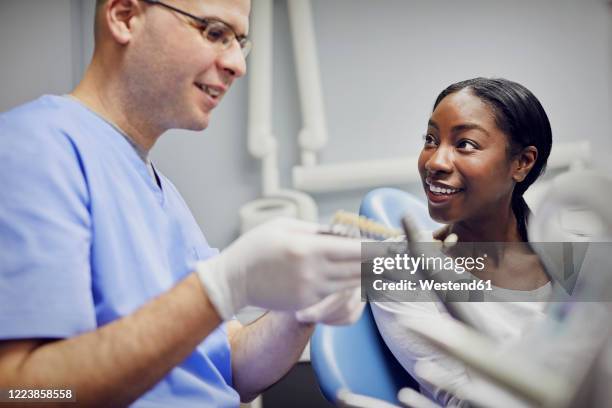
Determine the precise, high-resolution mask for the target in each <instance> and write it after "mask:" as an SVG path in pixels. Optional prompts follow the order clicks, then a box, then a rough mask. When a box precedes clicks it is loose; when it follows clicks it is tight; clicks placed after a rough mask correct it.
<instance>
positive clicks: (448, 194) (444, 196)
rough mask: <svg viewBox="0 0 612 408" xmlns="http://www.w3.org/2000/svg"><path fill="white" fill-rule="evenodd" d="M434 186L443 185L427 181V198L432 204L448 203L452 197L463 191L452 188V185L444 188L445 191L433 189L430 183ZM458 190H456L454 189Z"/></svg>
mask: <svg viewBox="0 0 612 408" xmlns="http://www.w3.org/2000/svg"><path fill="white" fill-rule="evenodd" d="M432 184H433V186H434V187H441V185H436V184H435V183H431V184H430V183H425V186H424V187H425V193H426V194H427V199H428V200H429V202H430V203H432V204H446V203H448V202H449V201H451V200H452V199H454V198H456V196H457V195H458V194H461V193H463V189H452V188H450V187H447V186H445V187H447V188H444V192H439V191H436V192H434V191H432V189H431V187H430V185H432ZM452 190H456V191H452Z"/></svg>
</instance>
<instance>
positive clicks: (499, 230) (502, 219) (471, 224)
mask: <svg viewBox="0 0 612 408" xmlns="http://www.w3.org/2000/svg"><path fill="white" fill-rule="evenodd" d="M506 208H507V209H505V210H504V211H500V212H496V213H495V214H491V213H484V214H482V215H481V216H479V217H478V218H474V219H467V220H462V221H459V222H457V223H455V224H453V225H452V226H451V228H450V232H454V233H455V234H457V236H458V237H459V241H462V242H521V241H523V240H522V238H521V234H520V232H519V228H518V222H517V219H516V216H515V215H514V211H512V208H511V207H510V206H508V207H506Z"/></svg>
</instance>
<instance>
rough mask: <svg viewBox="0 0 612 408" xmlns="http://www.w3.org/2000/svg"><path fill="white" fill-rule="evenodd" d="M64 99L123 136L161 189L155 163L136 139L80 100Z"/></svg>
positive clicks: (73, 98) (67, 96) (71, 97)
mask: <svg viewBox="0 0 612 408" xmlns="http://www.w3.org/2000/svg"><path fill="white" fill-rule="evenodd" d="M64 97H66V98H69V99H71V100H73V101H75V102H77V103H78V104H79V105H81V106H83V107H84V108H85V109H87V110H88V111H89V112H91V113H93V114H94V115H96V116H97V117H99V118H100V119H102V120H103V121H104V122H106V123H108V124H109V125H110V126H111V127H112V128H113V129H115V130H116V131H117V132H118V133H119V134H120V135H121V136H123V137H124V138H125V140H126V141H127V142H128V143H129V144H130V146H132V148H133V149H134V151H135V152H136V154H138V157H140V158H141V159H142V161H143V162H144V163H145V165H146V166H147V171H148V172H149V175H150V176H151V177H152V178H153V180H154V181H155V183H156V184H157V185H158V186H159V187H160V188H161V182H160V180H159V176H158V175H157V172H156V171H155V169H154V168H153V163H152V162H151V159H150V158H149V153H148V152H147V151H145V150H144V149H143V148H142V147H140V146H138V144H137V143H136V142H135V141H134V139H132V137H131V136H130V135H128V134H127V133H126V132H124V131H123V129H121V128H120V127H119V126H117V125H116V124H115V123H114V122H112V121H110V120H108V119H106V118H105V117H104V116H102V115H100V114H99V113H97V112H96V111H94V110H92V109H91V108H89V106H87V105H85V104H84V103H83V102H81V101H80V100H79V99H78V98H75V97H74V96H72V95H70V94H67V95H64Z"/></svg>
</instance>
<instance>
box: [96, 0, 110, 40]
mask: <svg viewBox="0 0 612 408" xmlns="http://www.w3.org/2000/svg"><path fill="white" fill-rule="evenodd" d="M107 1H108V0H96V13H95V17H94V38H95V40H96V42H98V39H99V36H100V28H101V27H100V12H101V10H102V6H103V5H104V4H106V2H107Z"/></svg>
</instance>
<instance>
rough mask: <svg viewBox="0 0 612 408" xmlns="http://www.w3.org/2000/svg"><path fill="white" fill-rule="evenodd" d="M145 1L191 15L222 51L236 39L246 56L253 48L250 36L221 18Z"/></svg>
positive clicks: (148, 1) (200, 28)
mask: <svg viewBox="0 0 612 408" xmlns="http://www.w3.org/2000/svg"><path fill="white" fill-rule="evenodd" d="M142 1H144V2H145V3H148V4H151V5H159V6H162V7H165V8H167V9H169V10H172V11H174V12H176V13H179V14H181V15H183V16H186V17H189V18H190V19H192V20H193V21H195V22H196V23H197V25H196V28H197V29H198V30H200V32H201V33H202V36H203V37H204V38H205V39H206V40H208V42H210V43H211V44H213V46H215V47H217V49H219V50H220V51H226V50H228V49H229V48H230V47H231V46H232V43H233V42H234V41H237V42H238V45H239V46H240V50H241V51H242V55H243V56H244V58H246V57H247V56H248V55H249V53H250V52H251V49H252V48H253V44H252V43H251V40H249V39H248V37H246V36H244V35H237V34H236V32H235V31H234V30H233V29H232V28H231V27H230V26H229V25H227V23H224V22H223V21H221V20H217V19H214V18H202V17H197V16H194V15H193V14H190V13H188V12H186V11H183V10H181V9H178V8H176V7H174V6H171V5H169V4H166V3H163V2H161V1H158V0H142Z"/></svg>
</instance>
